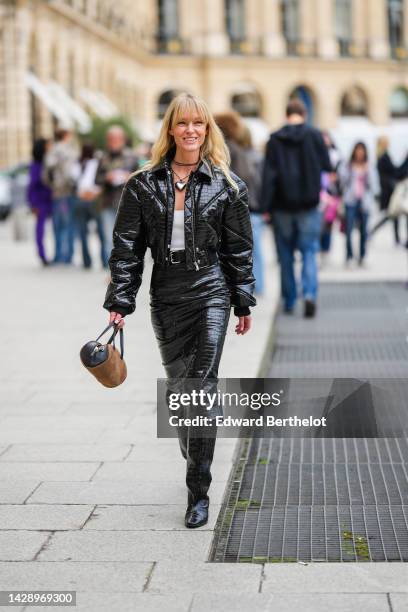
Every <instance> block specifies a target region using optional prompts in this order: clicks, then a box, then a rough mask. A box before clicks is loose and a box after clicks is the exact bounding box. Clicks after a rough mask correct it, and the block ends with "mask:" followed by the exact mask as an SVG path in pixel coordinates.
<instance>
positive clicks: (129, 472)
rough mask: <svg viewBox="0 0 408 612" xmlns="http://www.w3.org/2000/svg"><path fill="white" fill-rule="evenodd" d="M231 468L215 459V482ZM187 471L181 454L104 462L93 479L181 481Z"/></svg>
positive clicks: (229, 464) (227, 474) (225, 475)
mask: <svg viewBox="0 0 408 612" xmlns="http://www.w3.org/2000/svg"><path fill="white" fill-rule="evenodd" d="M0 466H1V464H0ZM230 470H231V462H229V463H226V462H225V463H222V462H216V461H214V463H213V466H212V470H211V471H212V475H213V483H215V482H217V481H220V480H222V481H223V482H225V480H226V479H227V478H228V476H229V473H230ZM0 473H1V470H0ZM185 473H186V462H185V460H184V459H183V458H182V457H181V456H180V459H179V460H178V461H177V460H174V461H167V462H163V461H157V462H156V461H155V462H153V463H152V462H150V463H149V462H147V461H141V462H135V461H122V462H116V463H113V462H109V463H104V464H103V465H102V466H101V468H100V469H99V470H98V471H97V472H96V474H95V476H94V477H93V478H92V480H93V481H94V482H99V481H101V480H127V481H128V482H129V483H131V482H133V481H138V482H146V483H149V482H180V481H182V480H184V478H185ZM44 480H45V479H44ZM48 480H51V479H48Z"/></svg>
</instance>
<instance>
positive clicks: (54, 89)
mask: <svg viewBox="0 0 408 612" xmlns="http://www.w3.org/2000/svg"><path fill="white" fill-rule="evenodd" d="M47 89H48V91H49V92H50V94H51V96H52V97H53V98H54V99H55V100H57V101H58V103H59V104H60V105H61V107H62V108H64V109H65V111H66V112H67V114H68V115H70V117H71V118H72V119H73V120H74V121H75V123H76V124H77V125H78V130H79V132H80V133H81V134H87V133H88V132H90V130H91V127H92V121H91V118H90V116H89V115H88V113H87V112H85V111H84V109H83V108H81V106H80V105H79V104H78V103H77V102H76V101H75V100H74V99H73V98H71V96H70V95H69V94H68V93H67V91H66V90H65V89H64V88H63V87H62V86H61V85H60V84H59V83H56V82H55V81H50V82H49V83H48V85H47Z"/></svg>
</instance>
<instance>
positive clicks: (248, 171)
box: [214, 111, 264, 295]
mask: <svg viewBox="0 0 408 612" xmlns="http://www.w3.org/2000/svg"><path fill="white" fill-rule="evenodd" d="M214 118H215V121H216V123H217V125H218V127H219V128H220V130H221V132H222V133H223V135H224V138H225V142H226V144H227V147H228V150H229V153H230V157H231V163H230V168H231V170H232V171H233V172H234V173H235V174H236V175H237V176H239V178H241V179H242V180H243V181H244V183H245V184H246V186H247V187H248V205H249V210H250V214H251V225H252V231H253V243H254V244H253V259H254V262H253V274H254V277H255V293H256V294H257V295H260V294H262V293H263V290H264V282H263V260H262V250H261V249H262V246H261V228H262V223H263V221H262V217H261V215H260V203H259V198H260V188H261V174H260V172H261V170H260V164H261V161H260V159H259V156H258V155H257V151H255V150H254V149H253V148H252V140H251V133H250V131H249V129H248V128H247V126H246V125H245V124H244V122H243V121H242V119H241V117H240V115H239V114H238V113H236V112H235V111H228V112H225V113H218V114H217V115H215V117H214ZM259 155H260V154H259ZM261 157H262V156H261Z"/></svg>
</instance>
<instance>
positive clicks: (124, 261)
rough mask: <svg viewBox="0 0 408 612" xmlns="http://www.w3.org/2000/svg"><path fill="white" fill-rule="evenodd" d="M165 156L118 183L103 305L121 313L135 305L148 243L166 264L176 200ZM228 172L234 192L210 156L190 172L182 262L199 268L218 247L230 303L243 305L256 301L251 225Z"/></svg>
mask: <svg viewBox="0 0 408 612" xmlns="http://www.w3.org/2000/svg"><path fill="white" fill-rule="evenodd" d="M170 159H171V158H170V157H167V158H166V159H164V160H163V162H162V163H161V164H160V165H158V166H156V167H155V168H154V169H151V170H144V171H142V172H140V173H138V174H137V175H134V176H132V177H131V178H130V179H129V180H128V182H127V184H126V185H125V187H124V189H123V192H122V196H121V200H120V203H119V208H118V213H117V217H116V221H115V226H114V230H113V249H112V253H111V256H110V259H109V265H110V269H111V277H112V280H111V282H110V284H109V286H108V289H107V292H106V297H105V302H104V305H103V306H104V308H106V309H107V310H109V311H115V312H119V313H120V314H122V315H126V314H130V313H132V312H133V311H134V310H135V298H136V294H137V291H138V289H139V287H140V284H141V282H142V272H143V259H144V254H145V252H146V248H147V247H149V248H150V249H151V252H152V255H153V259H154V261H155V263H156V264H158V265H160V266H166V265H169V257H170V243H171V235H172V225H173V216H174V201H175V193H174V184H173V180H172V174H171V169H170ZM231 176H232V178H233V179H234V181H235V182H236V183H237V185H238V187H239V192H237V191H236V190H234V188H233V187H232V186H231V185H230V183H229V182H228V181H227V179H226V178H225V175H224V174H223V173H222V172H221V171H220V170H219V169H218V168H216V167H215V166H213V165H212V164H211V163H210V162H201V164H200V165H199V167H198V168H197V170H195V172H193V173H192V174H191V175H190V179H189V182H188V184H187V187H186V195H185V203H184V206H185V213H184V235H185V252H186V263H185V265H186V268H187V270H194V269H196V270H199V269H200V268H201V267H204V266H205V264H206V256H208V255H209V254H210V255H211V254H214V252H217V253H218V258H219V261H220V265H221V268H222V271H223V273H224V275H225V278H226V281H227V285H228V287H229V289H230V292H231V306H235V307H239V310H242V309H243V310H244V311H245V310H247V307H248V306H253V305H255V304H256V300H255V298H254V297H253V291H254V285H255V279H254V277H253V274H252V228H251V221H250V216H249V210H248V191H247V188H246V185H245V183H244V182H243V181H242V180H241V179H239V178H238V177H237V176H236V175H234V174H231ZM243 307H246V308H243ZM237 310H238V309H236V314H238V313H237ZM239 314H242V313H241V312H240V313H239ZM244 314H245V313H244Z"/></svg>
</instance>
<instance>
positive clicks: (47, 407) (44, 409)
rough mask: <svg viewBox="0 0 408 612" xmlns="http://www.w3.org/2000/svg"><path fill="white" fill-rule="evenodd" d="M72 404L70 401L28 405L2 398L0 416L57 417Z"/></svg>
mask: <svg viewBox="0 0 408 612" xmlns="http://www.w3.org/2000/svg"><path fill="white" fill-rule="evenodd" d="M69 404H70V400H69V399H65V400H60V399H58V400H56V401H54V402H48V403H47V404H45V403H44V402H42V403H41V404H35V405H33V404H28V403H21V402H17V401H10V400H4V401H3V398H2V405H1V406H0V416H1V417H4V416H24V415H28V416H31V415H32V414H33V413H35V414H36V415H38V416H44V417H46V416H55V415H57V414H63V413H64V410H66V409H67V408H68V406H69Z"/></svg>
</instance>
